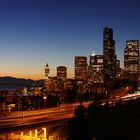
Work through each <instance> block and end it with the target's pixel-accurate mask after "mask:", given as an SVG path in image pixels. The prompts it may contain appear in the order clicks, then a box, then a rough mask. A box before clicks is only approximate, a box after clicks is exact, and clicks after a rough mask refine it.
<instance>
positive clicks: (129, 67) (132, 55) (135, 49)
mask: <svg viewBox="0 0 140 140" xmlns="http://www.w3.org/2000/svg"><path fill="white" fill-rule="evenodd" d="M124 71H125V78H126V79H128V80H131V81H136V82H138V78H139V40H128V41H126V47H125V49H124Z"/></svg>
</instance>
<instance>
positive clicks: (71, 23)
mask: <svg viewBox="0 0 140 140" xmlns="http://www.w3.org/2000/svg"><path fill="white" fill-rule="evenodd" d="M105 26H110V27H112V28H113V31H114V40H115V41H116V54H117V57H118V59H120V60H121V66H122V67H123V50H124V47H125V42H126V40H129V39H138V40H139V39H140V1H139V0H0V76H15V77H21V78H32V79H42V78H44V66H45V64H46V63H47V62H48V63H49V66H50V69H51V75H52V76H55V75H56V67H57V66H59V65H65V66H67V67H68V77H73V73H74V56H76V55H84V56H87V57H89V55H90V54H91V53H92V52H93V51H95V52H96V54H102V53H103V45H102V44H103V28H104V27H105Z"/></svg>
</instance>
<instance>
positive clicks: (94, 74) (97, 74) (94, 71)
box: [89, 52, 104, 84]
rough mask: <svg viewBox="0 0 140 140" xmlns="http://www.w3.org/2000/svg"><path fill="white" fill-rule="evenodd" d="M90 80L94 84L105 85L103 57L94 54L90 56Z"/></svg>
mask: <svg viewBox="0 0 140 140" xmlns="http://www.w3.org/2000/svg"><path fill="white" fill-rule="evenodd" d="M89 63H90V64H89V79H90V81H91V82H92V84H103V83H104V75H103V55H96V54H95V53H94V52H93V53H92V54H91V55H90V62H89Z"/></svg>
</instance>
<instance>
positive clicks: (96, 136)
mask: <svg viewBox="0 0 140 140" xmlns="http://www.w3.org/2000/svg"><path fill="white" fill-rule="evenodd" d="M68 139H69V140H140V98H138V99H136V100H129V101H127V102H125V103H123V102H121V101H119V102H118V103H116V105H115V106H109V104H108V103H106V104H105V105H104V106H101V105H99V104H98V103H95V102H94V103H92V104H91V105H90V106H89V107H88V108H87V109H86V108H84V107H83V106H79V107H78V108H77V109H76V110H75V116H74V117H73V118H72V119H71V120H70V121H69V133H68Z"/></svg>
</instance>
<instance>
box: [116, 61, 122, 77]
mask: <svg viewBox="0 0 140 140" xmlns="http://www.w3.org/2000/svg"><path fill="white" fill-rule="evenodd" d="M120 76H121V68H120V60H116V79H120V78H121V77H120Z"/></svg>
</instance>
